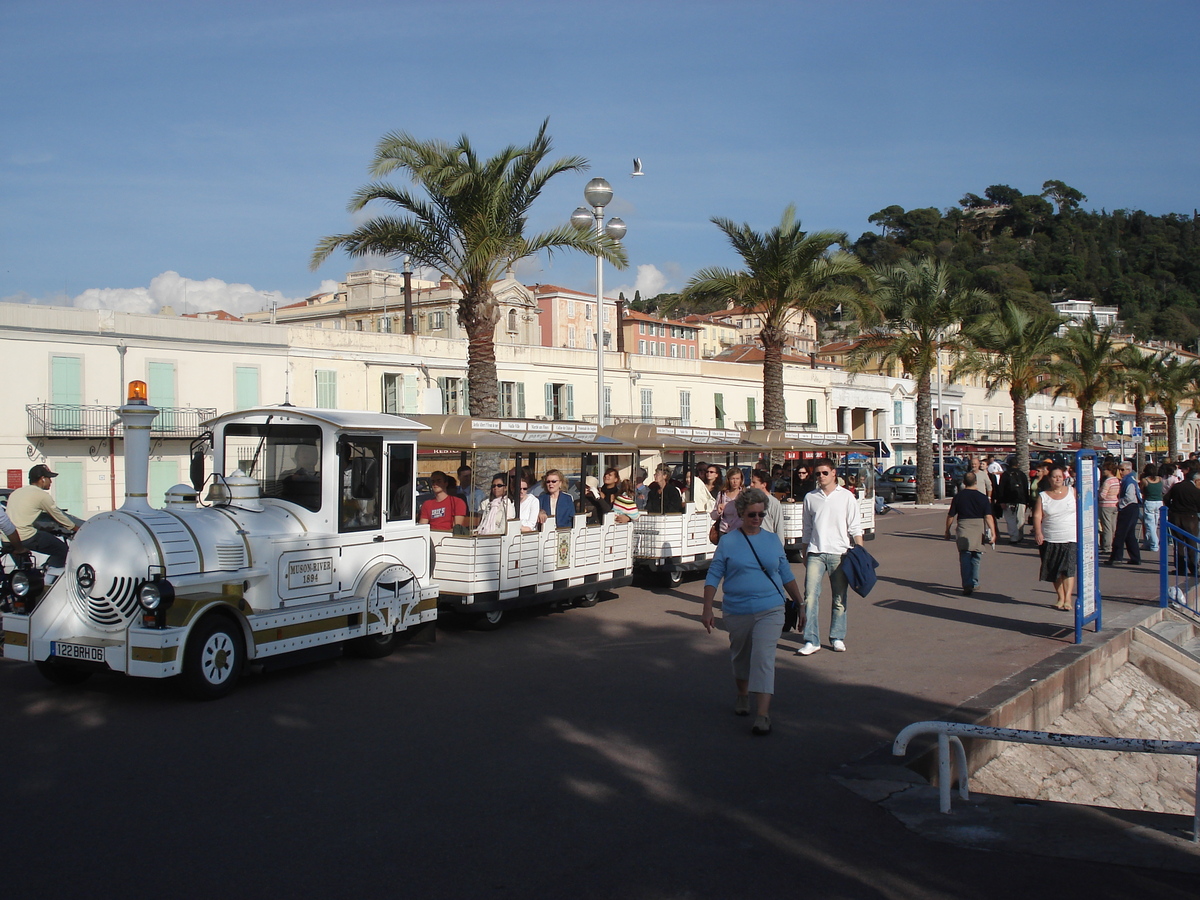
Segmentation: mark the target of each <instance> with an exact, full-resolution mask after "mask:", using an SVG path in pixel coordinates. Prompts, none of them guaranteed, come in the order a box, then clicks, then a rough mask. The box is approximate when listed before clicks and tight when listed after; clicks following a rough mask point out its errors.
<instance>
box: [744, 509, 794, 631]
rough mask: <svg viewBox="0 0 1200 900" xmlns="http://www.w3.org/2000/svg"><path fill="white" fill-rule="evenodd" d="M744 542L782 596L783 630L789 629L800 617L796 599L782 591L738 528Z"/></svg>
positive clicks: (746, 537)
mask: <svg viewBox="0 0 1200 900" xmlns="http://www.w3.org/2000/svg"><path fill="white" fill-rule="evenodd" d="M738 531H739V532H741V535H742V537H743V538H744V539H745V541H746V543H747V544H749V546H750V552H751V553H753V554H754V561H755V562H756V563H758V567H759V568H760V569H762V571H763V574H764V575H766V576H767V580H768V581H769V582H771V584H774V585H775V590H777V591H779V596H781V597H782V598H783V630H784V631H791V630H792V629H794V628H795V627H796V623H797V621H798V620H799V618H800V610H799V608H798V607H797V605H796V601H795V600H793V599H792V598H791V597H789V596H788V595H787V594H785V593H784V592H783V588H782V587H781V586H780V585H778V584H776V583H775V579H774V578H772V577H771V573H770V572H768V571H767V567H766V566H764V565H763V564H762V560H761V559H760V558H759V556H758V551H757V550H755V549H754V544H753V543H752V542H751V541H750V536H749V535H748V534H746V532H744V531H742V529H740V528H739V529H738Z"/></svg>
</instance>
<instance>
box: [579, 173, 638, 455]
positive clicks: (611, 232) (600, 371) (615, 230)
mask: <svg viewBox="0 0 1200 900" xmlns="http://www.w3.org/2000/svg"><path fill="white" fill-rule="evenodd" d="M612 196H613V192H612V187H611V186H610V185H609V183H608V182H607V181H605V180H604V179H603V178H593V179H592V180H591V181H589V182H588V183H587V187H585V188H584V189H583V199H584V200H585V201H587V206H586V207H585V206H581V207H579V208H578V209H577V210H575V212H573V213H572V214H571V224H572V225H574V226H575V227H576V228H578V229H580V230H581V231H582V230H584V229H586V228H592V227H595V229H596V236H597V237H600V236H602V235H608V236H609V237H610V238H612V239H613V240H616V241H619V240H621V238H623V237H625V231H626V228H625V223H624V222H622V221H621V220H620V219H618V218H612V219H609V220H608V224H607V225H605V224H604V207H606V206H608V204H609V202H610V201H611V200H612ZM588 207H591V209H590V210H589V209H588ZM615 324H616V327H620V323H619V322H617V323H615ZM605 424H606V423H605V417H604V259H603V257H601V256H600V255H599V254H596V425H597V427H600V428H603V427H604V425H605ZM601 466H603V458H601Z"/></svg>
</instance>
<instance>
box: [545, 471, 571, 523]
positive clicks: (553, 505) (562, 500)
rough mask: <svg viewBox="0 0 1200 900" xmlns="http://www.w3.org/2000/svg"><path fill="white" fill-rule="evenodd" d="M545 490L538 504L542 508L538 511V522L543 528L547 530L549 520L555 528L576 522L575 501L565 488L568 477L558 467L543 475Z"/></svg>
mask: <svg viewBox="0 0 1200 900" xmlns="http://www.w3.org/2000/svg"><path fill="white" fill-rule="evenodd" d="M542 485H543V487H544V488H545V492H544V493H543V494H542V495H541V496H540V497H538V505H539V506H540V507H541V508H542V509H541V512H540V513H538V522H539V523H540V524H541V525H542V530H543V531H544V530H546V529H545V526H546V523H547V522H553V523H554V527H555V528H570V527H572V526H573V525H574V524H575V501H574V500H573V499H571V496H570V494H568V493H567V492H566V491H564V490H563V488H565V487H566V486H567V477H566V476H565V475H563V473H562V472H560V471H559V470H558V469H551V470H550V471H548V472H547V473H546V474H545V475H543V476H542Z"/></svg>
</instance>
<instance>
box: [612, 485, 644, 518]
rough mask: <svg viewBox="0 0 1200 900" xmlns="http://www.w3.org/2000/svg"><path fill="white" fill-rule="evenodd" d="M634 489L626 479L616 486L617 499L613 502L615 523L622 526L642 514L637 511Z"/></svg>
mask: <svg viewBox="0 0 1200 900" xmlns="http://www.w3.org/2000/svg"><path fill="white" fill-rule="evenodd" d="M635 495H636V489H635V488H634V486H633V482H632V481H630V480H629V479H628V478H626V479H625V480H624V481H622V482H621V483H620V484H619V485H618V486H617V497H616V499H615V500H614V501H613V512H615V513H616V514H617V516H616V521H617V522H619V523H621V524H622V525H624V524H625V523H626V522H632V521H633V520H634V519H636V518H637V517H638V516H640V515H641V514H642V511H641V510H640V509H638V505H637V498H636V496H635Z"/></svg>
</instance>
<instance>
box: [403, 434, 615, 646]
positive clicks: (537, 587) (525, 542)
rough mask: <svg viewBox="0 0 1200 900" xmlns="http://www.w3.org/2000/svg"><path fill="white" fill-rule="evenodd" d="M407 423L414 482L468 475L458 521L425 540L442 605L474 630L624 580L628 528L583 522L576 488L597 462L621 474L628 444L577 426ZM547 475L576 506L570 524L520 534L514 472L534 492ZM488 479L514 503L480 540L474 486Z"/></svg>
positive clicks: (479, 496) (580, 600) (603, 520)
mask: <svg viewBox="0 0 1200 900" xmlns="http://www.w3.org/2000/svg"><path fill="white" fill-rule="evenodd" d="M414 419H415V420H416V421H418V422H420V423H422V424H423V425H425V426H427V429H428V430H427V431H425V432H423V433H422V435H421V441H420V448H419V451H418V460H417V471H418V480H419V481H420V482H421V483H422V484H424V483H425V482H426V481H427V480H428V479H431V478H432V477H433V476H434V473H435V472H438V473H441V474H443V475H451V476H453V475H455V473H456V472H458V471H459V470H460V469H463V471H464V474H465V472H466V469H469V470H470V477H471V478H472V482H471V485H470V487H469V488H467V489H466V490H465V491H461V492H462V493H465V494H466V495H467V499H468V503H467V506H468V516H467V519H468V520H467V522H465V523H464V524H463V527H460V528H457V529H450V530H445V531H434V532H432V534H431V540H432V541H433V557H434V564H433V576H434V578H435V580H436V581H437V582H438V584H439V586H440V588H441V597H440V600H439V604H440V606H441V607H442V608H443V609H446V610H451V611H453V612H456V613H459V614H462V615H467V616H471V617H473V620H474V624H475V625H476V626H477V627H479V628H485V629H486V628H494V627H497V626H498V625H499V624H500V623H501V621H502V619H503V616H504V613H505V611H507V610H510V609H514V608H517V607H522V606H532V605H537V604H546V603H554V602H558V603H569V604H574V605H580V606H590V605H592V604H594V603H595V602H596V600H597V598H598V597H599V594H600V592H601V591H605V590H614V589H616V588H619V587H623V586H624V585H627V584H629V583H630V582H631V581H632V580H633V561H632V556H631V551H632V544H633V541H632V536H633V525H632V524H631V523H620V522H617V521H616V516H615V515H614V514H613V513H611V512H608V513H606V514H604V515H603V516H602V517H600V518H599V519H598V520H597V517H596V516H593V517H592V519H593V524H589V522H588V519H589V516H588V515H587V513H586V511H584V504H583V496H584V493H583V492H584V487H585V481H584V479H585V478H587V477H588V476H593V477H595V476H596V475H597V473H599V472H602V471H603V468H604V465H605V464H608V465H616V466H617V467H618V468H621V469H624V470H626V471H628V470H629V469H630V468H631V467H632V465H633V463H634V460H635V452H636V448H634V447H633V446H631V445H629V444H627V443H624V442H622V441H620V440H616V439H614V438H612V437H608V436H605V435H602V434H599V433H598V431H597V428H596V426H595V425H590V424H588V423H584V422H560V421H540V420H518V419H477V418H471V417H469V416H432V415H428V416H415V417H414ZM602 461H603V462H602ZM550 470H558V471H560V472H561V473H562V474H563V476H564V478H565V479H566V482H567V484H565V485H564V494H565V495H567V497H568V498H569V502H571V503H572V504H573V505H574V506H575V508H576V512H575V515H574V517H573V521H572V524H571V525H570V526H569V527H559V528H556V527H554V525H553V523H552V522H548V523H546V524H545V525H542V526H541V527H540V528H539V529H537V530H528V529H523V528H522V525H521V520H520V516H519V502H520V497H521V494H520V484H521V480H520V478H519V477H518V476H519V474H520V473H522V472H524V473H525V474H526V475H527V476H528V478H529V487H530V489H531V490H532V492H533V493H534V494H535V495H536V494H537V492H538V491H539V489H540V479H541V477H542V476H543V475H545V473H546V472H547V471H550ZM485 478H486V479H487V481H486V482H485V481H484V479H485ZM494 478H500V479H502V480H504V481H505V482H506V483H507V487H506V488H505V493H506V494H507V496H508V497H509V498H510V499H512V500H513V501H514V503H513V507H512V509H511V510H510V513H509V515H508V517H507V518H506V519H505V521H504V524H503V531H502V532H501V533H498V534H480V533H478V529H479V526H480V502H481V501H482V500H483V499H485V498H488V496H489V495H488V492H487V491H485V490H483V489H482V488H480V487H479V485H482V484H484V483H486V484H488V485H489V486H490V484H491V483H492V480H493V479H494ZM459 487H460V489H461V488H462V487H463V486H462V485H460V486H459ZM455 532H458V533H455Z"/></svg>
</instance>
